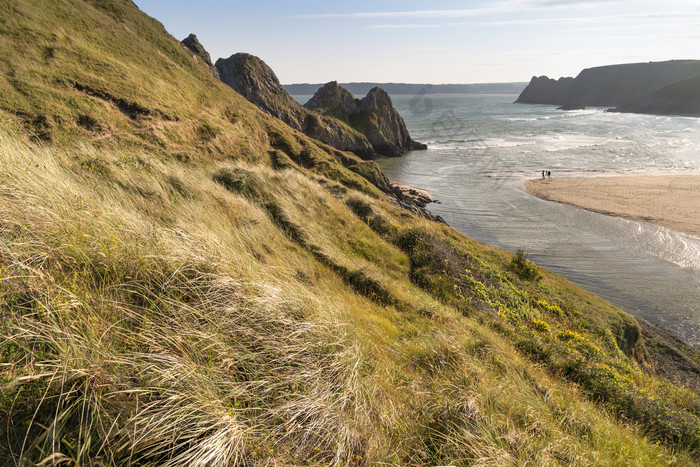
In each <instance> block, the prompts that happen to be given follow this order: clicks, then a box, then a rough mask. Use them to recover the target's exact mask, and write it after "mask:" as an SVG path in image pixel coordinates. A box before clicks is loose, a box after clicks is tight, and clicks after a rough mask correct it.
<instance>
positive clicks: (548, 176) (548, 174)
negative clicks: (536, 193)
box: [547, 170, 552, 178]
mask: <svg viewBox="0 0 700 467" xmlns="http://www.w3.org/2000/svg"><path fill="white" fill-rule="evenodd" d="M547 178H552V172H550V171H549V170H548V171H547Z"/></svg>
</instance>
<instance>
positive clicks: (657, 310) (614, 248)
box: [379, 95, 700, 349]
mask: <svg viewBox="0 0 700 467" xmlns="http://www.w3.org/2000/svg"><path fill="white" fill-rule="evenodd" d="M392 99H393V102H394V105H395V107H396V108H397V110H398V111H399V113H401V115H402V116H403V117H404V120H405V121H406V124H407V126H408V129H409V131H410V133H411V136H412V137H413V138H414V139H416V140H417V141H421V142H425V143H427V144H428V147H429V149H428V150H427V151H414V152H411V153H409V154H407V155H406V156H404V157H401V158H391V159H382V160H380V161H379V164H380V166H381V167H382V169H383V170H384V172H385V173H386V174H387V176H388V177H389V178H390V179H392V180H395V181H397V182H399V183H403V184H407V185H411V186H415V187H418V188H422V189H424V190H426V191H428V192H429V193H431V194H432V196H433V197H434V198H435V199H437V200H439V201H440V204H431V205H430V206H429V209H430V210H431V211H433V212H435V213H436V214H439V215H440V216H442V217H443V218H444V219H445V220H446V221H447V222H448V223H449V224H450V225H451V226H453V227H455V228H456V229H458V230H460V231H462V232H464V233H466V234H467V235H469V236H470V237H473V238H475V239H477V240H480V241H482V242H485V243H489V244H491V245H496V246H499V247H502V248H506V249H508V250H511V251H516V250H518V249H523V250H525V251H526V252H527V253H528V255H529V257H530V258H531V259H533V260H534V261H535V262H537V263H538V264H540V265H542V266H544V267H546V268H548V269H550V270H552V271H554V272H556V273H558V274H561V275H563V276H565V277H567V278H568V279H569V280H571V281H572V282H574V283H576V284H578V285H580V286H582V287H584V288H586V289H588V290H590V291H592V292H594V293H596V294H598V295H600V296H602V297H604V298H605V299H607V300H609V301H610V302H612V303H614V304H616V305H618V306H620V307H621V308H623V309H624V310H626V311H628V312H629V313H631V314H633V315H635V316H638V317H641V318H643V319H646V320H647V321H649V322H650V323H652V324H655V325H658V326H661V327H663V328H665V329H667V330H669V331H671V332H673V333H674V334H676V335H678V336H679V337H681V338H682V339H683V340H685V341H686V342H687V343H689V344H691V345H692V346H694V347H695V348H697V349H700V238H696V237H691V236H688V235H684V234H680V233H676V232H672V231H669V230H667V229H665V228H663V227H657V226H654V225H651V224H646V223H640V222H636V221H631V220H626V219H621V218H617V217H611V216H605V215H602V214H596V213H592V212H589V211H585V210H583V209H580V208H576V207H573V206H567V205H562V204H558V203H553V202H549V201H543V200H540V199H538V198H535V197H533V196H531V195H529V194H528V193H527V192H526V191H525V189H524V182H525V180H528V179H532V178H539V177H540V173H541V171H542V170H543V169H548V170H550V171H551V172H552V177H571V176H608V175H627V174H629V175H631V174H639V175H643V174H677V173H685V174H691V173H692V174H700V119H695V118H687V117H667V116H652V115H633V114H616V113H607V112H603V111H602V109H593V110H583V111H571V112H565V111H560V110H556V108H555V107H554V106H541V105H528V104H512V102H513V100H515V96H512V95H423V96H421V95H418V96H394V97H392Z"/></svg>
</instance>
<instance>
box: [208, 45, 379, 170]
mask: <svg viewBox="0 0 700 467" xmlns="http://www.w3.org/2000/svg"><path fill="white" fill-rule="evenodd" d="M216 68H217V69H218V70H219V74H220V76H221V81H223V82H224V83H226V84H228V85H229V86H231V87H232V88H233V89H235V90H236V91H237V92H238V93H239V94H241V95H242V96H243V97H245V98H246V99H247V100H249V101H250V102H252V103H253V104H255V105H256V106H258V108H260V109H261V110H262V111H263V112H265V113H268V114H270V115H272V116H273V117H277V118H279V119H280V120H282V121H283V122H285V123H286V124H287V125H289V126H291V127H292V128H294V129H295V130H299V131H301V132H303V133H305V134H307V135H308V136H310V137H312V138H315V139H317V140H319V141H322V142H324V143H326V144H328V145H330V146H333V147H334V148H337V149H341V150H344V151H352V152H354V153H355V154H357V155H358V156H360V157H362V158H368V159H372V158H376V157H377V153H376V152H375V151H374V150H373V149H372V145H371V144H370V143H369V141H367V138H365V137H364V136H363V135H362V134H360V133H359V132H357V131H356V130H353V129H352V128H350V127H349V126H348V125H347V124H345V123H343V122H341V121H339V120H337V119H333V118H328V117H325V116H323V115H321V114H319V113H317V112H314V111H312V110H308V109H306V108H304V107H302V106H301V104H299V103H298V102H297V101H296V100H294V98H293V97H292V96H291V95H290V94H289V93H288V92H287V90H286V89H284V87H282V85H281V84H280V82H279V79H277V76H276V75H275V73H274V72H273V71H272V69H271V68H270V67H269V66H267V64H266V63H265V62H264V61H262V60H261V59H260V58H258V57H256V56H254V55H250V54H246V53H237V54H234V55H231V56H230V57H229V58H227V59H222V58H220V59H219V60H217V61H216Z"/></svg>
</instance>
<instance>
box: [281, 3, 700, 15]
mask: <svg viewBox="0 0 700 467" xmlns="http://www.w3.org/2000/svg"><path fill="white" fill-rule="evenodd" d="M620 3H628V4H638V5H645V4H646V5H652V4H653V5H657V4H658V3H657V2H652V1H649V0H616V1H615V4H620ZM610 5H611V2H610V1H601V0H502V1H496V2H488V3H485V4H484V6H480V7H475V8H464V9H452V10H413V11H365V12H354V13H322V14H308V15H295V16H294V18H306V19H328V18H347V19H380V18H391V19H399V18H422V19H437V18H467V17H476V16H486V15H490V14H497V13H515V12H527V11H532V12H535V11H547V10H552V9H571V8H577V9H585V8H595V7H601V6H605V7H607V6H610ZM672 5H674V6H678V7H687V6H695V7H697V0H666V1H665V2H664V6H665V7H666V8H671V6H672ZM686 13H688V12H686ZM661 14H663V13H661Z"/></svg>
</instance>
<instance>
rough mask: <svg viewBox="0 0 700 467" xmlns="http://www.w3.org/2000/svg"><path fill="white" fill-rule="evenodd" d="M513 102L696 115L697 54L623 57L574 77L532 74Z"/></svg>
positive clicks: (699, 110) (699, 94)
mask: <svg viewBox="0 0 700 467" xmlns="http://www.w3.org/2000/svg"><path fill="white" fill-rule="evenodd" d="M516 102H519V103H525V104H551V105H558V106H561V108H562V109H563V110H573V109H582V108H586V107H610V109H609V110H610V111H613V112H630V113H647V114H658V115H687V116H700V60H670V61H665V62H648V63H628V64H622V65H609V66H601V67H595V68H587V69H585V70H583V71H582V72H581V73H579V75H578V76H577V77H576V78H560V79H558V80H554V79H551V78H548V77H546V76H540V77H537V76H533V77H532V80H531V81H530V84H528V86H527V87H526V88H525V90H524V91H523V92H522V93H521V94H520V96H518V99H517V100H516Z"/></svg>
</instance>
